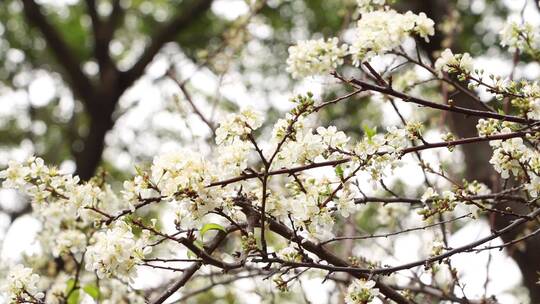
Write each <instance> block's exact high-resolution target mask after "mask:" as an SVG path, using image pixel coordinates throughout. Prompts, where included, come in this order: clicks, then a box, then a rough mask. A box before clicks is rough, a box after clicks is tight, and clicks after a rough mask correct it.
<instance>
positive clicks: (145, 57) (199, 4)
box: [121, 0, 213, 89]
mask: <svg viewBox="0 0 540 304" xmlns="http://www.w3.org/2000/svg"><path fill="white" fill-rule="evenodd" d="M212 2H213V0H198V1H192V4H191V6H188V7H186V8H184V9H182V10H181V11H180V12H179V13H178V14H177V15H176V16H174V17H173V18H172V19H171V20H170V21H169V22H168V23H167V24H166V25H165V26H164V27H163V28H161V29H159V30H158V31H157V32H156V33H155V34H154V35H152V37H153V39H152V41H151V42H150V44H149V45H148V46H147V48H146V49H145V51H144V53H143V54H142V55H141V57H140V58H139V60H138V61H137V62H136V63H135V64H134V65H133V67H131V68H130V69H129V70H128V71H126V72H124V73H123V74H122V84H121V85H122V89H126V88H127V87H129V86H131V84H132V83H133V82H134V81H135V80H137V79H138V78H139V77H140V76H141V75H142V74H143V73H144V70H145V69H146V67H147V66H148V64H150V62H152V60H153V59H154V56H156V54H157V53H158V52H159V51H160V50H161V48H162V47H163V45H165V44H166V43H167V42H170V41H172V40H173V39H174V38H175V37H176V36H177V35H178V33H179V32H180V31H181V30H182V29H184V28H185V27H187V26H189V25H190V24H192V23H193V22H194V21H195V20H197V19H198V18H199V17H200V16H201V15H202V14H204V13H205V12H206V11H207V10H208V9H209V8H210V6H211V4H212Z"/></svg>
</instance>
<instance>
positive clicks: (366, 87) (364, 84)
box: [333, 73, 536, 124]
mask: <svg viewBox="0 0 540 304" xmlns="http://www.w3.org/2000/svg"><path fill="white" fill-rule="evenodd" d="M333 75H334V76H335V77H336V78H338V79H340V80H342V81H344V82H346V83H350V84H352V85H354V86H355V87H356V86H357V87H358V88H360V89H364V90H368V91H374V92H379V93H382V94H385V95H389V96H393V97H396V98H399V99H401V100H403V101H405V102H412V103H415V104H418V105H421V106H425V107H429V108H433V109H438V110H443V111H447V112H454V113H461V114H465V115H469V116H475V117H482V118H494V119H499V120H504V121H511V122H517V123H521V124H530V123H534V122H536V121H534V120H529V119H526V118H521V117H517V116H512V115H504V114H498V113H493V112H490V111H480V110H473V109H469V108H464V107H458V106H450V105H445V104H440V103H436V102H432V101H429V100H425V99H422V98H418V97H413V96H410V95H407V94H405V93H401V92H398V91H395V90H394V89H392V88H391V87H387V86H384V87H383V86H378V85H375V84H372V83H369V82H366V81H363V80H359V79H355V78H353V79H350V80H346V79H344V78H343V77H341V76H340V75H338V74H337V73H334V74H333Z"/></svg>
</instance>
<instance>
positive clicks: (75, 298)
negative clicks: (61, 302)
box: [67, 289, 79, 304]
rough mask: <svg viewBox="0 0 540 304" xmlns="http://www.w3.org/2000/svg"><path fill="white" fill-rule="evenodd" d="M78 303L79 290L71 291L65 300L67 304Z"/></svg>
mask: <svg viewBox="0 0 540 304" xmlns="http://www.w3.org/2000/svg"><path fill="white" fill-rule="evenodd" d="M78 303H79V290H78V289H77V290H75V291H73V292H72V293H71V294H70V295H69V298H68V299H67V304H78Z"/></svg>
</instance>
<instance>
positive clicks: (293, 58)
mask: <svg viewBox="0 0 540 304" xmlns="http://www.w3.org/2000/svg"><path fill="white" fill-rule="evenodd" d="M338 44H339V40H338V39H337V38H330V39H327V40H326V41H325V40H324V39H322V38H321V39H317V40H303V41H299V42H298V43H297V44H296V45H294V46H291V47H289V58H288V59H287V72H289V73H291V74H292V77H293V78H301V77H306V76H312V75H321V74H326V73H328V72H330V71H332V70H334V69H336V68H337V67H338V66H339V65H341V64H343V57H344V56H345V54H346V53H347V45H345V44H343V45H341V46H339V45H338Z"/></svg>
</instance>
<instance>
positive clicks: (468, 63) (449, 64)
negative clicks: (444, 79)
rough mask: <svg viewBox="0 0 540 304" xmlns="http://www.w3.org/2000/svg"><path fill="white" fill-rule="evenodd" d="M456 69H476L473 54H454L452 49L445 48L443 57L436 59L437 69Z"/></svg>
mask: <svg viewBox="0 0 540 304" xmlns="http://www.w3.org/2000/svg"><path fill="white" fill-rule="evenodd" d="M456 69H459V70H461V71H463V72H465V73H470V72H471V71H472V70H473V69H474V66H473V62H472V57H471V55H469V53H464V54H455V55H454V53H452V50H450V49H445V50H444V51H443V52H442V53H441V57H439V59H437V61H435V70H437V71H439V72H440V71H443V72H453V71H456Z"/></svg>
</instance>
